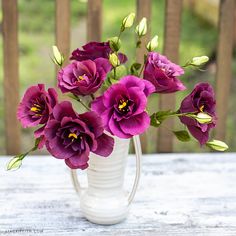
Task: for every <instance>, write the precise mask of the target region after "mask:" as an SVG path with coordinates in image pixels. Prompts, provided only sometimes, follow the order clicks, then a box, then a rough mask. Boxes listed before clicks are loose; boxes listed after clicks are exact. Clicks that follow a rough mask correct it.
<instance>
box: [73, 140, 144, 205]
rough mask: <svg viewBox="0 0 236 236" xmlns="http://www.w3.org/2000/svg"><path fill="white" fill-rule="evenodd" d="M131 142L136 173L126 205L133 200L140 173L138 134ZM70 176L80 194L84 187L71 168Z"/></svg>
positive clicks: (140, 153)
mask: <svg viewBox="0 0 236 236" xmlns="http://www.w3.org/2000/svg"><path fill="white" fill-rule="evenodd" d="M133 143H134V149H135V155H136V173H135V179H134V184H133V187H132V190H131V192H130V194H129V196H128V205H130V203H131V202H132V201H133V199H134V196H135V194H136V192H137V188H138V184H139V179H140V173H141V156H142V149H141V143H140V139H139V136H134V137H133ZM70 173H71V178H72V182H73V186H74V188H75V190H76V192H77V194H78V195H79V196H80V195H81V193H82V191H83V190H84V189H85V188H82V187H81V185H80V182H79V180H78V177H77V173H76V170H71V171H70Z"/></svg>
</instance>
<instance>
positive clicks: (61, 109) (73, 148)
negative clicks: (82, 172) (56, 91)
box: [44, 101, 114, 169]
mask: <svg viewBox="0 0 236 236" xmlns="http://www.w3.org/2000/svg"><path fill="white" fill-rule="evenodd" d="M44 133H45V138H46V147H47V150H48V151H49V152H50V153H51V154H52V155H53V156H54V157H56V158H58V159H64V160H65V163H66V164H67V165H68V166H69V167H70V168H72V169H76V168H79V169H85V168H87V167H88V160H89V154H90V152H93V153H95V154H98V155H100V156H104V157H107V156H109V155H110V154H111V152H112V150H113V146H114V140H113V138H112V137H110V136H108V135H107V134H105V133H104V127H103V123H102V119H101V118H100V117H99V116H98V114H96V112H93V111H90V112H86V113H83V114H77V113H76V112H75V111H74V110H73V108H72V104H71V103H70V102H67V101H64V102H61V103H59V104H57V105H56V106H55V107H54V109H53V117H52V118H51V119H50V121H49V122H48V123H47V125H46V127H45V131H44Z"/></svg>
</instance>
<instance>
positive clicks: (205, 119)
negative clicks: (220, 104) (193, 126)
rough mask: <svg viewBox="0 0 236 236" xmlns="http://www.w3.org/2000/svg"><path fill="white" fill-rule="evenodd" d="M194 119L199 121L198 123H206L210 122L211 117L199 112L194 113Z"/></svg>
mask: <svg viewBox="0 0 236 236" xmlns="http://www.w3.org/2000/svg"><path fill="white" fill-rule="evenodd" d="M195 119H196V120H197V121H198V122H199V123H200V124H208V123H211V122H212V117H211V116H209V115H208V114H207V113H204V112H200V113H198V114H197V115H196V117H195Z"/></svg>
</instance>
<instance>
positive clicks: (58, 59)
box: [52, 45, 65, 66]
mask: <svg viewBox="0 0 236 236" xmlns="http://www.w3.org/2000/svg"><path fill="white" fill-rule="evenodd" d="M52 51H53V59H52V60H53V62H54V63H55V64H56V65H58V66H62V65H63V62H64V61H65V58H64V56H63V55H62V54H61V53H60V51H59V50H58V48H57V46H55V45H54V46H52Z"/></svg>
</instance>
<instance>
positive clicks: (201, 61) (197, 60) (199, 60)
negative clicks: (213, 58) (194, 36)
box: [189, 56, 209, 66]
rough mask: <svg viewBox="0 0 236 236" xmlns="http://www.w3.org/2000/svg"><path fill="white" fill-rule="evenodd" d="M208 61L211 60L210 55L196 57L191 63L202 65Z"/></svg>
mask: <svg viewBox="0 0 236 236" xmlns="http://www.w3.org/2000/svg"><path fill="white" fill-rule="evenodd" d="M208 61H209V57H207V56H201V57H194V58H193V59H192V60H191V62H190V63H189V64H191V65H193V66H200V65H202V64H205V63H206V62H208Z"/></svg>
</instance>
